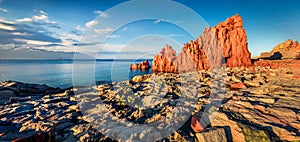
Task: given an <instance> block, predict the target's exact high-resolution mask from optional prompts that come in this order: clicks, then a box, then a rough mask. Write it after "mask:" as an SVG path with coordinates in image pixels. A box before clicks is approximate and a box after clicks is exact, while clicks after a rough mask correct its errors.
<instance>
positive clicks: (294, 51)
mask: <svg viewBox="0 0 300 142" xmlns="http://www.w3.org/2000/svg"><path fill="white" fill-rule="evenodd" d="M259 58H260V59H270V60H280V59H300V45H299V43H298V41H292V40H290V39H289V40H286V41H285V42H282V43H280V44H278V45H277V46H275V47H274V48H273V49H272V51H271V52H263V53H261V54H260V57H259Z"/></svg>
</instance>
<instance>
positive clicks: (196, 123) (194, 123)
mask: <svg viewBox="0 0 300 142" xmlns="http://www.w3.org/2000/svg"><path fill="white" fill-rule="evenodd" d="M191 128H192V129H193V130H194V132H196V133H199V132H201V131H203V130H204V128H203V127H202V126H201V123H200V120H199V118H197V117H196V116H192V122H191Z"/></svg>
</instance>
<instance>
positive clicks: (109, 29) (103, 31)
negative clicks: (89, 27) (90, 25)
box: [95, 28, 114, 34]
mask: <svg viewBox="0 0 300 142" xmlns="http://www.w3.org/2000/svg"><path fill="white" fill-rule="evenodd" d="M113 31H114V29H113V28H105V29H95V32H96V33H97V34H109V33H111V32H113Z"/></svg>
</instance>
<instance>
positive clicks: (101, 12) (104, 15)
mask: <svg viewBox="0 0 300 142" xmlns="http://www.w3.org/2000/svg"><path fill="white" fill-rule="evenodd" d="M94 13H95V14H98V15H99V16H100V17H102V18H108V17H109V15H108V14H107V13H106V12H103V11H100V10H97V11H94Z"/></svg>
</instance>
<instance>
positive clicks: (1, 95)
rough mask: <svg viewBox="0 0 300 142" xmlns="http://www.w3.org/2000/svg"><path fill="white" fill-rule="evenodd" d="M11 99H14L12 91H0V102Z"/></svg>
mask: <svg viewBox="0 0 300 142" xmlns="http://www.w3.org/2000/svg"><path fill="white" fill-rule="evenodd" d="M11 97H16V95H15V93H14V91H12V90H3V91H0V100H7V99H9V98H11Z"/></svg>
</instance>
